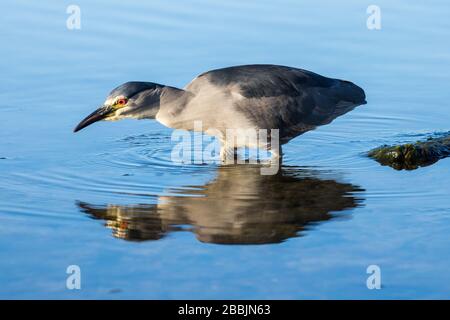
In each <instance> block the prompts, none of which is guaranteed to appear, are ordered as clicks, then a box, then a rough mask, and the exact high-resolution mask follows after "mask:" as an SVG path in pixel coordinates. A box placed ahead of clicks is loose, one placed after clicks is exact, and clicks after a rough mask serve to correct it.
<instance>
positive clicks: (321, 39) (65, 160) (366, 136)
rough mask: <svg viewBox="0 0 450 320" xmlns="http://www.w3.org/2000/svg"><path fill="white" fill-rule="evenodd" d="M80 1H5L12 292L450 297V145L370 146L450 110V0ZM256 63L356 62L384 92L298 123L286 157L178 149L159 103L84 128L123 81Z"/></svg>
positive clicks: (427, 127) (3, 240)
mask: <svg viewBox="0 0 450 320" xmlns="http://www.w3.org/2000/svg"><path fill="white" fill-rule="evenodd" d="M77 4H78V5H79V6H80V8H81V12H82V20H81V21H82V28H81V30H68V29H67V28H66V24H65V22H66V18H67V14H66V13H65V10H66V6H67V5H68V3H67V4H66V3H64V2H62V3H56V2H45V1H41V2H30V1H6V2H5V1H4V2H3V7H5V8H7V12H8V14H7V15H5V16H4V17H3V18H2V26H1V28H0V30H1V31H0V34H1V38H2V40H3V43H4V44H6V45H4V46H3V48H2V59H1V60H0V65H1V68H0V69H1V70H2V73H1V75H0V83H1V85H0V88H1V90H0V110H1V111H2V117H1V119H2V121H1V126H0V136H1V140H0V177H1V178H0V218H1V221H2V223H1V224H0V297H2V298H48V297H53V298H80V297H82V298H224V297H228V298H448V296H449V293H450V275H449V273H448V269H449V267H450V250H449V247H450V239H449V237H448V234H449V233H450V197H449V193H450V192H449V190H450V189H449V183H448V176H449V173H450V170H449V169H450V160H449V159H444V160H441V161H439V162H438V163H436V164H434V165H432V166H429V167H425V168H420V169H418V170H415V171H395V170H393V169H391V168H389V167H382V166H380V165H379V164H378V163H376V162H375V161H373V160H371V159H369V158H367V157H366V156H365V152H367V151H368V150H370V149H372V148H374V147H376V146H379V145H381V144H384V143H387V144H393V143H400V142H408V141H415V140H418V139H421V138H423V137H426V136H428V135H432V134H439V133H440V132H445V131H448V130H449V125H448V120H449V117H448V114H449V113H448V110H449V107H448V101H449V100H450V91H449V90H448V84H449V81H450V70H449V69H450V55H449V49H450V44H449V42H448V41H447V39H448V38H449V36H450V22H449V20H448V13H449V11H450V4H448V2H446V1H433V2H429V3H428V4H427V5H418V4H410V3H409V2H407V1H395V2H393V1H378V2H377V4H378V5H379V6H380V7H381V10H382V29H381V30H377V31H370V30H368V29H367V28H366V18H367V14H366V8H367V4H365V3H363V2H361V1H356V0H355V1H345V2H343V3H341V2H340V3H339V4H337V3H335V2H334V1H303V2H302V3H301V4H300V3H299V2H298V1H282V2H277V4H274V3H273V2H269V1H257V2H256V1H254V2H252V1H250V2H245V3H243V2H242V1H226V2H223V3H220V2H215V3H211V2H209V1H189V2H187V1H171V2H170V4H168V3H167V1H151V2H149V3H145V4H144V3H142V2H139V1H127V2H126V3H124V2H116V3H114V2H111V1H108V2H106V1H104V2H97V3H95V4H94V3H92V2H91V1H77ZM247 63H274V64H282V65H291V66H297V67H302V68H305V69H309V70H313V71H315V72H318V73H321V74H324V75H327V76H331V77H336V78H342V79H348V80H351V81H354V82H355V83H357V84H358V85H360V86H361V87H363V88H364V89H365V91H366V94H367V100H368V104H367V105H365V106H361V107H359V108H357V109H355V110H354V111H352V112H351V113H349V114H347V115H345V116H343V117H341V118H339V119H337V120H336V121H334V122H333V123H332V124H330V125H328V126H325V127H322V128H319V129H317V130H315V131H313V132H308V133H306V134H305V135H303V136H301V137H298V138H296V139H295V140H293V141H291V142H290V143H289V144H288V145H286V146H285V148H284V152H285V158H284V163H283V164H284V165H283V168H282V170H281V172H280V174H279V175H276V176H261V175H260V174H259V168H258V167H257V166H246V165H241V166H228V167H221V166H218V165H215V164H206V165H188V164H184V165H181V164H174V163H172V162H171V161H170V152H171V150H172V148H173V146H174V144H175V142H172V141H171V132H172V131H171V130H170V129H168V128H165V127H163V126H162V125H160V124H158V123H156V122H154V121H132V120H130V121H128V120H127V121H121V122H116V123H99V124H96V125H93V126H91V127H89V128H88V129H85V130H83V131H82V132H80V133H77V134H73V133H72V129H73V127H74V126H75V125H76V124H77V123H78V121H79V120H81V118H83V117H84V116H85V115H87V114H88V113H89V112H91V111H92V110H93V109H94V108H95V107H96V106H97V105H99V104H100V103H101V102H102V101H103V99H104V97H105V95H106V94H107V93H108V92H109V90H111V89H112V88H113V87H115V86H116V85H118V84H120V83H122V82H125V81H128V80H149V81H154V82H159V83H165V84H169V85H173V86H180V87H182V86H184V85H185V84H186V83H188V82H189V81H190V80H191V79H192V78H193V77H195V76H196V75H197V74H199V73H201V72H203V71H205V70H210V69H214V68H218V67H224V66H229V65H237V64H247ZM73 264H76V265H79V266H80V268H81V270H82V290H67V289H66V278H67V274H66V268H67V266H69V265H73ZM373 264H375V265H378V266H380V268H381V270H382V289H381V290H368V289H367V287H366V279H367V277H368V275H367V274H366V268H367V267H368V266H369V265H373Z"/></svg>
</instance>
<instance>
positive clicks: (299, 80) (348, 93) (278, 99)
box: [198, 65, 366, 143]
mask: <svg viewBox="0 0 450 320" xmlns="http://www.w3.org/2000/svg"><path fill="white" fill-rule="evenodd" d="M201 77H205V78H206V79H207V80H208V81H209V82H210V83H212V84H213V85H216V86H219V87H221V88H223V89H224V90H229V91H230V92H231V93H233V92H236V93H239V95H240V96H242V97H243V98H242V99H238V100H236V102H235V103H234V104H235V107H236V108H237V110H238V111H240V112H242V113H244V114H245V115H246V117H247V118H248V119H249V120H250V121H251V122H252V123H253V124H254V125H255V126H257V127H258V128H265V129H279V130H280V138H281V140H282V142H283V143H284V142H287V141H288V140H289V139H291V138H293V137H295V136H297V135H299V134H302V133H304V132H306V131H308V130H311V129H314V128H315V127H316V126H320V125H324V124H328V123H330V122H331V121H333V119H335V118H337V117H338V116H340V115H342V114H344V113H347V112H349V111H350V110H352V109H354V108H355V107H356V106H358V105H361V104H364V103H366V102H365V94H364V91H363V90H362V89H361V88H359V87H358V86H356V85H354V84H353V83H351V82H349V81H343V80H337V79H331V78H326V77H323V76H321V75H318V74H315V73H313V72H310V71H306V70H302V69H297V68H291V67H284V66H276V65H246V66H236V67H230V68H225V69H219V70H213V71H209V72H206V73H204V74H202V75H200V76H199V77H198V78H201Z"/></svg>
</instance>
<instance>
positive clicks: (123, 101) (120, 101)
mask: <svg viewBox="0 0 450 320" xmlns="http://www.w3.org/2000/svg"><path fill="white" fill-rule="evenodd" d="M117 104H120V105H123V104H127V99H125V98H121V99H119V100H117Z"/></svg>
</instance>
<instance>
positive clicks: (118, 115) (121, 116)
mask: <svg viewBox="0 0 450 320" xmlns="http://www.w3.org/2000/svg"><path fill="white" fill-rule="evenodd" d="M127 110H130V108H129V107H123V108H120V109H117V110H116V111H114V114H112V115H110V116H109V117H106V118H105V120H106V121H117V120H121V119H125V118H132V116H131V115H124V114H123V113H124V112H126V111H127Z"/></svg>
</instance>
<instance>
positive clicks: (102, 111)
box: [73, 106, 112, 132]
mask: <svg viewBox="0 0 450 320" xmlns="http://www.w3.org/2000/svg"><path fill="white" fill-rule="evenodd" d="M111 111H112V110H111V108H110V107H107V106H102V107H100V108H98V109H97V110H95V111H94V112H92V113H91V114H90V115H88V116H87V117H86V118H84V119H83V120H82V121H81V122H80V123H79V124H78V125H77V126H76V128H75V129H73V132H77V131H80V130H81V129H83V128H86V127H87V126H88V125H91V124H93V123H94V122H97V121H100V120H103V119H105V118H106V117H107V116H108V115H109V114H110V113H111Z"/></svg>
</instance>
